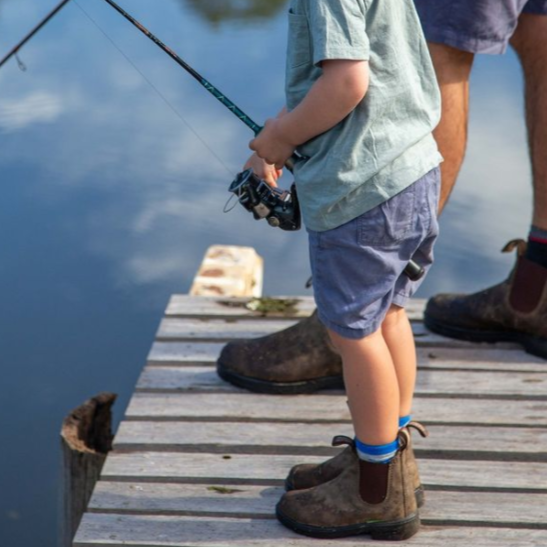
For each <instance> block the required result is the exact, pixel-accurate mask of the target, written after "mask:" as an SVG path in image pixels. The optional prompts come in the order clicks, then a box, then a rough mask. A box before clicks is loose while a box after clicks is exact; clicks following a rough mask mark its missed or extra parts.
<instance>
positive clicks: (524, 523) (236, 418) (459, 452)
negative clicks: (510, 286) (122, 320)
mask: <svg viewBox="0 0 547 547" xmlns="http://www.w3.org/2000/svg"><path fill="white" fill-rule="evenodd" d="M248 301H249V298H219V299H211V298H203V297H193V296H182V295H175V296H173V297H172V298H171V301H170V303H169V305H168V307H167V310H166V313H165V317H164V318H163V320H162V322H161V324H160V327H159V330H158V333H157V337H156V341H155V342H154V345H153V347H152V349H151V351H150V354H149V356H148V362H147V365H146V367H145V369H144V371H143V372H142V375H141V377H140V379H139V381H138V385H137V388H136V391H135V393H134V395H133V398H132V399H131V402H130V404H129V407H128V409H127V412H126V414H125V419H124V421H123V422H122V423H121V425H120V428H119V430H118V432H117V435H116V437H115V443H114V451H113V452H111V453H110V454H109V456H108V458H107V461H106V464H105V466H104V468H103V471H102V475H101V480H100V481H99V482H98V483H97V486H96V488H95V491H94V494H93V497H92V499H91V502H90V505H89V508H88V511H87V513H86V514H85V515H84V518H83V520H82V522H81V525H80V527H79V530H78V533H77V535H76V538H75V541H74V544H73V545H74V547H91V546H107V545H108V546H116V545H125V546H135V547H136V546H139V547H156V546H158V547H159V546H172V547H183V546H184V547H227V546H238V547H249V546H260V547H266V546H274V545H275V546H280V545H281V546H292V545H294V546H298V547H311V546H316V545H321V546H325V547H329V546H335V545H340V544H342V545H354V546H363V545H378V542H373V541H371V540H369V539H368V538H366V537H355V538H348V539H344V540H314V539H310V538H306V537H303V536H298V535H296V534H294V533H292V532H290V531H289V530H287V529H286V528H284V527H283V526H281V525H280V524H279V523H278V522H277V521H276V520H275V517H274V506H275V503H276V502H277V500H278V499H279V497H280V495H281V493H282V485H283V480H284V478H285V476H286V474H287V472H288V470H289V468H290V467H291V466H292V465H295V464H297V463H301V462H304V461H307V462H320V461H322V460H323V459H324V458H325V456H328V455H330V454H334V453H336V452H335V450H336V449H333V448H329V445H330V440H331V438H332V437H333V436H334V435H338V434H346V435H351V434H352V429H351V424H350V421H349V414H348V409H347V406H346V402H345V401H346V399H345V397H344V395H343V393H342V392H340V391H332V392H320V393H319V394H317V395H301V396H274V395H257V394H252V393H249V392H246V391H244V390H240V389H237V388H235V387H233V386H231V385H230V384H227V383H224V382H223V381H221V380H220V379H219V378H218V376H217V375H216V372H215V361H216V358H217V356H218V354H219V352H220V350H221V348H222V346H223V345H224V343H225V342H226V341H228V340H231V339H234V338H241V337H254V336H262V335H265V334H268V333H271V332H274V331H277V330H280V329H282V328H285V327H287V326H289V325H292V324H293V323H294V322H295V321H297V320H298V318H301V317H304V316H306V315H308V314H309V313H311V311H312V310H313V306H314V305H313V301H312V299H311V298H299V301H298V304H297V306H296V308H295V309H294V310H293V311H292V312H291V315H290V316H288V317H287V316H286V317H260V314H258V313H256V312H253V311H251V310H249V309H247V308H246V306H245V303H246V302H248ZM422 310H423V302H420V301H415V302H413V305H412V308H411V310H410V315H411V318H412V322H413V328H414V333H415V337H416V342H417V344H418V348H419V373H418V383H417V389H416V399H415V408H414V413H413V416H414V418H415V419H417V420H419V421H421V422H423V423H425V424H426V425H427V426H428V429H429V431H430V437H429V438H428V439H422V438H419V436H418V435H416V436H415V437H414V440H415V450H416V455H417V457H418V462H419V466H420V471H421V475H422V481H423V483H424V485H425V487H426V505H425V507H424V508H423V509H422V510H421V518H422V522H423V526H422V530H421V532H420V533H419V534H418V535H416V536H414V537H413V538H412V539H410V540H409V541H407V542H405V544H407V545H413V546H423V547H426V546H433V545H435V546H439V545H441V546H442V547H455V546H458V547H459V546H462V547H463V546H465V547H468V546H472V547H480V546H485V547H486V546H492V547H494V546H495V547H528V546H541V547H546V546H547V363H546V362H544V361H542V360H540V359H536V358H534V357H531V356H529V355H527V354H526V353H524V352H523V351H521V350H520V349H518V348H516V347H515V346H512V345H510V344H504V345H495V346H493V345H478V344H469V343H464V342H459V341H455V340H449V339H446V338H442V337H439V336H436V335H433V334H431V333H429V332H428V331H427V330H426V329H425V327H424V326H423V324H422V322H421V316H422Z"/></svg>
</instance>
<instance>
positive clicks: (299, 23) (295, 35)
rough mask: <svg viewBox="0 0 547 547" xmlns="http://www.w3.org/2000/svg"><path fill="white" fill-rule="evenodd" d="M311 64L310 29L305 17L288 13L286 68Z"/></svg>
mask: <svg viewBox="0 0 547 547" xmlns="http://www.w3.org/2000/svg"><path fill="white" fill-rule="evenodd" d="M310 62H311V44H310V29H309V27H308V19H307V18H306V16H305V15H297V14H296V13H292V12H289V43H288V47H287V67H288V68H297V67H299V66H302V65H307V64H309V63H310Z"/></svg>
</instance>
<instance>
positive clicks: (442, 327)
mask: <svg viewBox="0 0 547 547" xmlns="http://www.w3.org/2000/svg"><path fill="white" fill-rule="evenodd" d="M424 325H425V326H426V327H427V328H428V329H429V330H430V331H432V332H435V333H436V334H440V335H442V336H448V337H449V338H456V339H458V340H466V341H468V342H487V343H489V344H494V343H495V342H516V343H518V344H520V345H521V346H522V347H523V348H524V350H525V351H526V352H527V353H530V354H531V355H535V356H536V357H541V358H542V359H547V339H546V338H540V337H538V336H532V335H530V334H524V333H521V332H496V331H487V330H473V329H465V328H461V327H454V326H453V325H449V324H447V323H443V322H441V321H438V320H437V319H432V318H431V317H428V316H427V315H424Z"/></svg>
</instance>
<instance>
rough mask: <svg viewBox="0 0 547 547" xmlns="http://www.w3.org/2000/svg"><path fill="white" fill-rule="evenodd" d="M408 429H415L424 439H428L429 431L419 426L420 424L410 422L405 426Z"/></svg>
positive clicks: (421, 425) (423, 426)
mask: <svg viewBox="0 0 547 547" xmlns="http://www.w3.org/2000/svg"><path fill="white" fill-rule="evenodd" d="M407 427H408V428H410V427H411V428H412V429H415V430H416V431H417V432H418V433H419V434H420V435H421V436H422V437H423V438H424V439H425V438H426V437H429V431H428V430H427V428H426V427H425V425H423V424H421V423H420V422H414V421H413V422H410V423H408V424H407Z"/></svg>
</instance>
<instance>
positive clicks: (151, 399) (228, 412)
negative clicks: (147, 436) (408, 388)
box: [125, 393, 547, 427]
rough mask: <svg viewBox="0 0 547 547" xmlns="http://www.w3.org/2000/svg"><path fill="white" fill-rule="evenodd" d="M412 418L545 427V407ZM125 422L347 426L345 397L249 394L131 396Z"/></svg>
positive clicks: (466, 405)
mask: <svg viewBox="0 0 547 547" xmlns="http://www.w3.org/2000/svg"><path fill="white" fill-rule="evenodd" d="M413 416H414V418H415V419H416V420H418V421H421V422H423V423H426V424H444V423H446V424H492V425H528V426H532V425H533V426H545V427H547V402H542V401H527V400H522V401H512V400H508V401H504V402H503V404H500V402H499V401H497V400H492V399H485V400H482V399H465V400H464V399H451V400H450V402H449V404H447V402H446V400H445V399H437V398H416V399H415V400H414V409H413ZM125 417H126V419H130V420H135V419H137V420H138V419H150V420H155V419H157V420H177V419H185V420H186V419H194V420H211V419H213V420H226V421H234V420H241V421H257V420H258V421H287V422H349V421H350V414H349V410H348V406H347V403H346V397H345V395H340V396H336V395H299V396H298V395H296V396H292V397H286V396H282V395H266V396H264V395H258V394H254V393H247V394H244V395H243V394H239V393H225V394H223V395H222V397H219V396H218V394H216V393H184V394H183V393H135V394H134V395H133V397H132V399H131V401H130V402H129V407H128V409H127V411H126V415H125Z"/></svg>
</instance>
